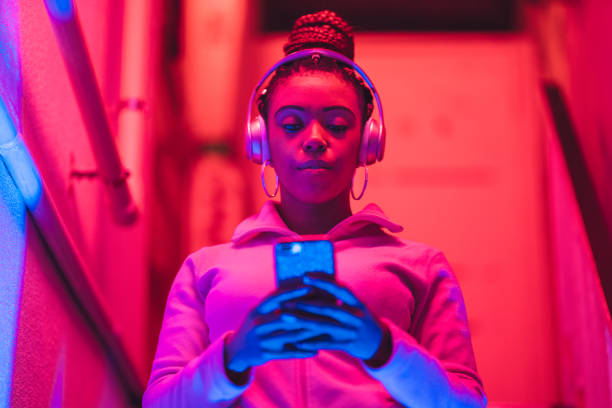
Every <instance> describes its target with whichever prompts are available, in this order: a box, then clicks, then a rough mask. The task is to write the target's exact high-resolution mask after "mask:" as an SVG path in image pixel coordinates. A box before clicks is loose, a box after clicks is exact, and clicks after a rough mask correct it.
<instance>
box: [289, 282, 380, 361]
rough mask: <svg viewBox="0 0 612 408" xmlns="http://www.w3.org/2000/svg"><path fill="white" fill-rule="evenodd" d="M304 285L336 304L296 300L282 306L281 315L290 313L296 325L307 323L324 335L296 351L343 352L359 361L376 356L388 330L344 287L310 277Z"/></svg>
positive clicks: (307, 342) (297, 345)
mask: <svg viewBox="0 0 612 408" xmlns="http://www.w3.org/2000/svg"><path fill="white" fill-rule="evenodd" d="M304 283H305V284H306V285H308V286H312V287H314V288H317V289H319V290H320V291H323V292H325V293H327V294H331V295H333V297H334V298H335V299H337V300H338V301H339V302H338V301H337V302H335V303H332V302H329V301H319V302H317V301H308V302H306V301H300V299H298V300H297V301H296V302H288V303H285V304H284V306H283V309H282V310H283V311H286V312H293V313H294V315H296V317H297V319H298V321H308V322H310V323H311V324H313V327H318V328H319V330H321V331H322V333H324V336H321V335H319V336H317V337H314V338H306V339H304V340H301V341H297V342H295V343H294V344H295V346H296V347H297V348H298V349H300V350H313V351H314V350H321V349H332V350H343V351H345V352H347V353H348V354H350V355H352V356H353V357H357V358H360V359H362V360H368V359H370V358H372V357H373V356H374V355H375V354H378V353H377V351H379V348H380V347H381V345H383V344H382V343H383V337H384V334H385V332H386V331H387V330H386V328H385V326H384V324H383V323H382V322H381V321H380V320H378V318H376V316H374V315H373V314H372V313H371V312H370V311H369V310H368V308H367V307H366V306H365V305H364V304H363V303H362V302H361V301H360V300H359V299H357V297H356V296H355V295H354V294H353V293H352V292H351V291H350V290H349V289H348V288H347V287H345V286H342V285H340V284H338V283H337V282H333V281H329V280H323V279H315V278H313V277H310V276H306V277H304Z"/></svg>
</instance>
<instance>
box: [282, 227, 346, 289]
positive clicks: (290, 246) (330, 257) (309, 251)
mask: <svg viewBox="0 0 612 408" xmlns="http://www.w3.org/2000/svg"><path fill="white" fill-rule="evenodd" d="M274 265H275V269H276V284H277V285H278V287H287V286H293V285H299V284H300V283H301V282H302V278H303V277H304V275H305V274H306V273H312V274H313V275H315V276H317V275H319V276H320V277H321V278H326V279H334V278H335V273H336V263H335V259H334V245H333V244H332V243H331V241H328V240H326V239H319V238H314V239H304V240H299V241H295V240H286V239H281V240H280V241H279V242H278V243H277V244H276V245H275V246H274Z"/></svg>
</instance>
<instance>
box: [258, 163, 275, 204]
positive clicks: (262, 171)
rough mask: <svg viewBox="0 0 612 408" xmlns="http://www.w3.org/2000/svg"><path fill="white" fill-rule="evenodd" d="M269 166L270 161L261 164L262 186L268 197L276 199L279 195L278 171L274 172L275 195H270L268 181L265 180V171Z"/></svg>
mask: <svg viewBox="0 0 612 408" xmlns="http://www.w3.org/2000/svg"><path fill="white" fill-rule="evenodd" d="M269 164H270V160H266V161H265V162H263V163H262V164H261V185H262V187H263V190H264V193H266V195H267V196H268V197H269V198H274V197H276V193H278V174H276V171H275V172H274V175H275V176H276V187H274V193H272V194H270V193H268V188H267V187H266V179H265V178H264V170H265V169H266V166H267V165H269ZM272 168H274V167H272Z"/></svg>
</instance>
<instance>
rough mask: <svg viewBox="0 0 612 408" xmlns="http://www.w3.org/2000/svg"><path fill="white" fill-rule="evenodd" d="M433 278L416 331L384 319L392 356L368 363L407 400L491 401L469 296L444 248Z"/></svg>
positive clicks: (431, 270)
mask: <svg viewBox="0 0 612 408" xmlns="http://www.w3.org/2000/svg"><path fill="white" fill-rule="evenodd" d="M427 279H428V291H427V294H426V296H425V300H424V302H423V304H422V307H421V308H420V310H417V313H416V315H415V318H416V319H417V320H416V322H415V325H414V326H413V328H414V330H413V331H412V332H413V335H411V334H409V333H407V332H406V331H404V330H402V329H401V328H399V327H398V326H396V325H395V324H393V323H392V322H391V321H389V320H387V319H383V321H384V322H385V323H386V324H387V325H388V327H389V330H390V332H391V338H392V344H393V351H392V353H391V357H390V359H389V361H387V363H386V364H385V365H383V366H382V367H379V368H371V367H369V366H367V365H366V364H364V368H365V369H366V371H367V372H368V373H369V374H370V375H371V376H372V377H374V378H376V379H377V380H379V381H380V382H381V383H382V384H383V385H384V386H385V388H386V389H387V391H388V392H389V394H390V395H391V396H392V397H393V398H394V399H395V400H396V401H398V402H400V403H401V404H403V405H405V406H409V407H415V408H418V407H453V408H455V407H457V408H460V407H461V408H463V407H485V406H486V404H487V400H486V396H485V394H484V390H483V387H482V382H481V380H480V377H479V376H478V373H477V371H476V362H475V359H474V351H473V349H472V342H471V338H470V332H469V328H468V322H467V314H466V311H465V304H464V301H463V296H462V294H461V290H460V289H459V284H458V283H457V280H456V278H455V276H454V275H453V273H452V271H451V269H450V266H449V265H448V262H447V261H446V259H445V257H444V255H442V254H441V253H437V254H436V255H435V256H434V257H433V258H432V259H431V261H430V263H429V267H428V277H427Z"/></svg>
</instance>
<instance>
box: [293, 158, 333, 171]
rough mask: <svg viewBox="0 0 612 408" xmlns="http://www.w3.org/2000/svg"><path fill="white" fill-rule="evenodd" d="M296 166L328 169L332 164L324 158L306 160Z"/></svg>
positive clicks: (304, 168)
mask: <svg viewBox="0 0 612 408" xmlns="http://www.w3.org/2000/svg"><path fill="white" fill-rule="evenodd" d="M297 168H298V170H307V169H310V170H319V169H325V170H329V169H331V168H332V166H331V165H330V164H329V163H327V162H326V161H324V160H308V161H307V162H304V163H301V164H299V165H298V167H297Z"/></svg>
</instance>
